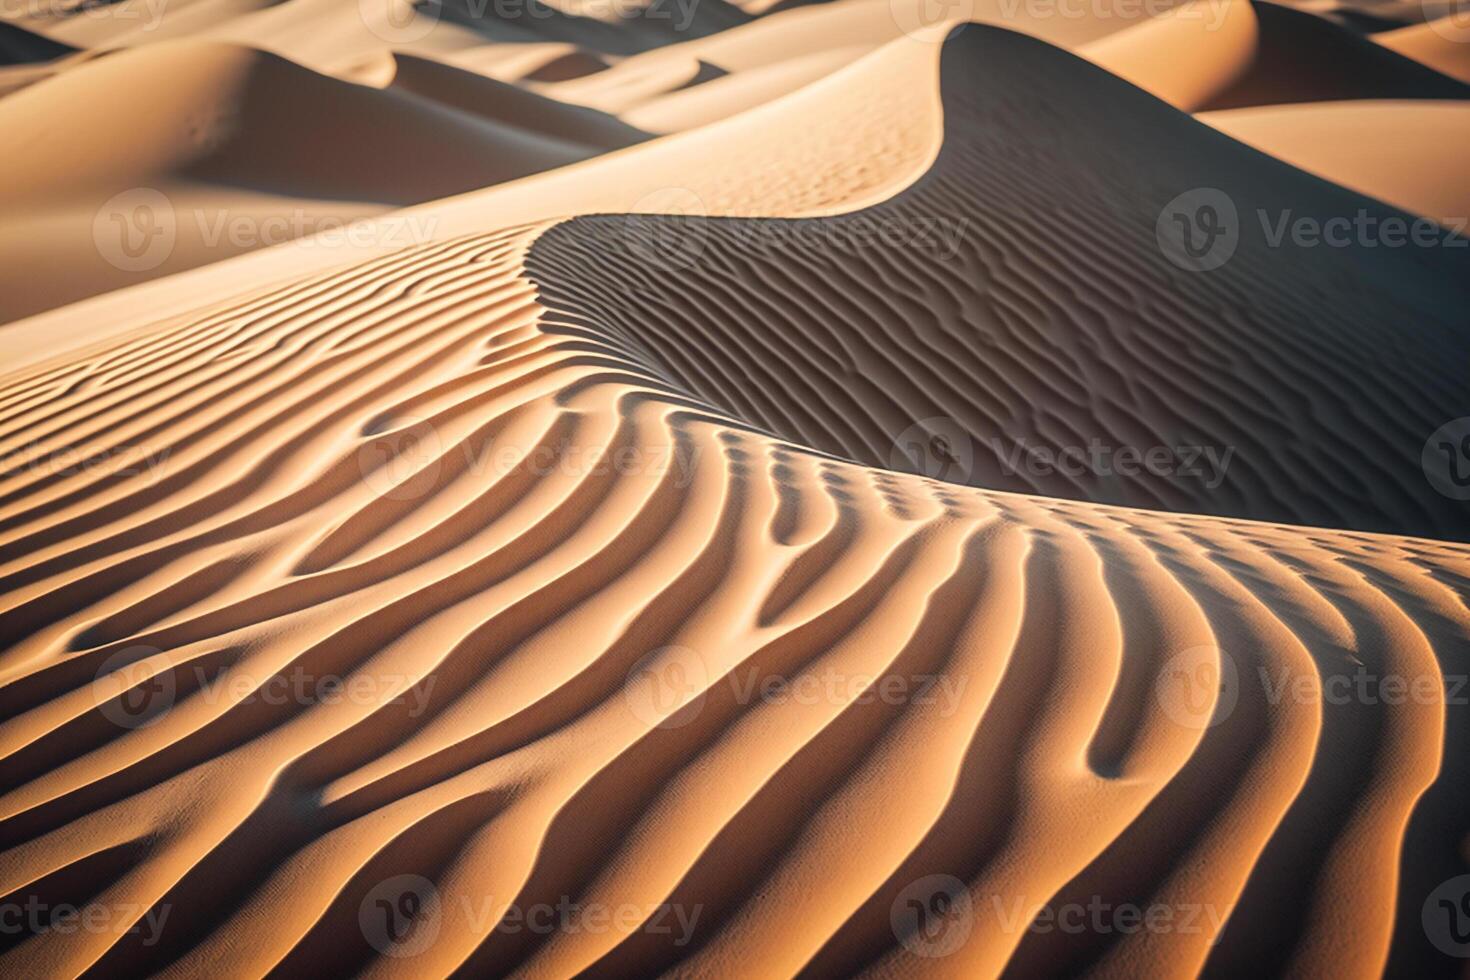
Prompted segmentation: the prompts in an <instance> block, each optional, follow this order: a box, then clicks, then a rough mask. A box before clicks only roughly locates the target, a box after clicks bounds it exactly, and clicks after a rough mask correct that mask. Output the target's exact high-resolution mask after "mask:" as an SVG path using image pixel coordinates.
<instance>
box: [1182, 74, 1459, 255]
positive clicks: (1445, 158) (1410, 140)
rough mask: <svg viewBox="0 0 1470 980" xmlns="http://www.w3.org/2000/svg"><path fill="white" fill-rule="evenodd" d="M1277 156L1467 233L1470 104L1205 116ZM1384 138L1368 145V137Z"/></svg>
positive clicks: (1371, 104) (1322, 107)
mask: <svg viewBox="0 0 1470 980" xmlns="http://www.w3.org/2000/svg"><path fill="white" fill-rule="evenodd" d="M1200 119H1201V120H1202V121H1204V122H1208V123H1209V124H1210V125H1211V126H1214V127H1215V128H1216V129H1219V130H1221V131H1222V132H1225V133H1229V134H1230V135H1231V136H1233V137H1235V138H1236V139H1238V140H1240V141H1241V142H1242V143H1249V144H1250V145H1251V146H1254V147H1256V148H1257V149H1261V150H1264V151H1266V152H1267V153H1270V154H1271V155H1272V156H1274V157H1277V158H1279V159H1281V160H1285V161H1286V162H1288V163H1290V164H1293V165H1294V166H1297V167H1300V168H1302V169H1303V170H1307V171H1310V172H1312V173H1314V174H1318V175H1319V176H1322V177H1325V178H1327V179H1328V180H1330V181H1332V182H1333V183H1336V184H1341V185H1342V186H1343V187H1351V188H1353V189H1354V190H1358V191H1362V192H1363V193H1364V194H1368V195H1371V196H1373V197H1376V198H1378V199H1379V200H1382V201H1387V202H1389V203H1390V204H1394V205H1396V206H1398V207H1401V208H1403V209H1404V210H1405V211H1410V212H1413V213H1414V214H1420V215H1424V216H1426V217H1430V218H1433V219H1434V220H1436V221H1440V222H1443V223H1444V224H1445V225H1446V226H1447V227H1451V228H1455V229H1457V230H1458V231H1460V232H1461V233H1463V234H1470V233H1467V232H1466V231H1465V230H1466V228H1467V226H1470V186H1465V185H1464V184H1462V182H1461V181H1460V180H1459V179H1458V178H1459V175H1461V174H1462V173H1464V165H1465V160H1466V159H1467V154H1470V102H1436V101H1430V100H1420V101H1413V102H1387V101H1384V102H1380V101H1371V100H1367V101H1352V102H1325V103H1316V104H1313V103H1308V104H1305V105H1290V106H1271V107H1269V108H1262V109H1232V110H1229V111H1226V112H1208V113H1203V114H1201V116H1200ZM1365 132H1371V133H1374V134H1376V137H1375V138H1374V139H1372V140H1364V139H1363V136H1362V134H1363V133H1365Z"/></svg>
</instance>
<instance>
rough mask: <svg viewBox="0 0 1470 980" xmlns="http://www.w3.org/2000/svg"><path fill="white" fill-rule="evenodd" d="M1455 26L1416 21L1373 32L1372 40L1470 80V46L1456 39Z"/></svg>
mask: <svg viewBox="0 0 1470 980" xmlns="http://www.w3.org/2000/svg"><path fill="white" fill-rule="evenodd" d="M1457 30H1462V29H1461V28H1458V27H1457V26H1456V25H1453V24H1452V25H1450V26H1449V28H1445V27H1444V26H1442V25H1435V24H1414V25H1411V26H1409V27H1401V28H1399V29H1398V30H1393V31H1385V32H1383V33H1381V34H1375V35H1373V40H1374V41H1375V42H1376V43H1378V44H1381V45H1383V46H1384V47H1385V48H1388V49H1389V50H1391V51H1397V52H1398V53H1399V54H1401V55H1404V56H1406V57H1409V58H1413V59H1414V60H1415V61H1417V62H1419V63H1420V64H1423V65H1427V66H1429V67H1430V68H1433V69H1434V70H1435V71H1437V72H1439V73H1440V74H1442V75H1448V76H1449V77H1450V78H1458V79H1459V80H1460V81H1462V82H1470V46H1467V45H1466V44H1465V43H1464V40H1463V39H1461V40H1456V37H1457V36H1458V35H1457V33H1456V31H1457Z"/></svg>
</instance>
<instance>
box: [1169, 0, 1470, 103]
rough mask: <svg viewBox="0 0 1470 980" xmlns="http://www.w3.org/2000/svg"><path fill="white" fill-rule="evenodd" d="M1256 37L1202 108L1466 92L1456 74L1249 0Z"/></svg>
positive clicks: (1427, 96)
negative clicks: (1240, 68)
mask: <svg viewBox="0 0 1470 980" xmlns="http://www.w3.org/2000/svg"><path fill="white" fill-rule="evenodd" d="M1252 6H1253V7H1254V8H1255V14H1256V21H1257V30H1258V41H1257V45H1256V51H1255V57H1254V60H1253V61H1252V63H1251V67H1250V69H1249V70H1248V71H1247V72H1245V73H1244V74H1243V75H1241V76H1240V77H1238V78H1237V79H1235V81H1234V82H1233V83H1232V84H1231V85H1229V86H1228V87H1226V88H1224V89H1222V90H1221V91H1220V92H1218V93H1216V94H1215V96H1214V97H1213V98H1212V99H1210V100H1209V102H1208V103H1207V104H1204V105H1201V106H1199V107H1198V108H1204V109H1239V108H1243V107H1246V106H1254V105H1276V104H1280V103H1286V102H1325V101H1328V100H1334V99H1465V98H1467V97H1470V88H1467V87H1466V86H1465V84H1464V83H1463V82H1461V81H1459V80H1457V79H1454V78H1450V77H1448V76H1446V75H1442V74H1440V73H1439V72H1438V71H1435V70H1434V69H1433V68H1431V67H1429V66H1427V65H1425V64H1421V63H1420V62H1417V61H1414V60H1412V59H1410V58H1406V57H1403V56H1402V55H1400V54H1398V53H1397V52H1394V51H1391V50H1388V49H1387V48H1384V47H1382V46H1380V45H1377V44H1374V43H1373V42H1372V41H1369V40H1368V39H1367V38H1364V37H1362V36H1360V35H1358V34H1355V33H1353V32H1351V31H1349V30H1346V29H1344V28H1341V27H1338V26H1336V25H1334V24H1332V23H1329V22H1328V21H1326V20H1323V19H1322V18H1320V17H1315V16H1313V15H1311V14H1308V13H1304V12H1302V11H1299V10H1293V9H1291V8H1289V7H1286V6H1281V5H1279V4H1275V3H1270V2H1267V0H1253V2H1252Z"/></svg>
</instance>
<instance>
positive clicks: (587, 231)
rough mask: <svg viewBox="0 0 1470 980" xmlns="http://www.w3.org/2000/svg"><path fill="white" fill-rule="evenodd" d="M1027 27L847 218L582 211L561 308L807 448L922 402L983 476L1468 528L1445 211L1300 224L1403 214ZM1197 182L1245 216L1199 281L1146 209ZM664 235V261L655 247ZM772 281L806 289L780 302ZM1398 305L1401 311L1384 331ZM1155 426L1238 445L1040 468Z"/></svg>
mask: <svg viewBox="0 0 1470 980" xmlns="http://www.w3.org/2000/svg"><path fill="white" fill-rule="evenodd" d="M972 30H976V31H978V30H979V28H972ZM1015 43H1018V42H1015ZM1039 51H1041V52H1044V54H1043V53H1035V52H1026V53H1023V54H1019V55H1017V54H1013V53H1011V52H1010V51H1009V49H1007V48H1004V47H1001V48H1000V50H998V51H995V52H990V51H989V50H988V49H987V51H986V57H985V58H983V59H982V58H980V57H979V56H978V55H977V56H976V57H975V58H973V59H971V60H970V61H968V62H962V63H961V66H959V67H946V75H945V79H944V91H945V92H946V98H945V130H946V134H947V138H946V140H945V144H944V149H943V151H942V152H941V154H940V156H939V158H938V159H937V161H936V162H935V164H934V166H933V168H932V169H931V170H930V171H929V173H927V174H926V175H925V176H924V178H923V179H922V180H921V181H919V182H918V183H917V184H916V185H915V186H914V187H913V188H912V189H910V190H908V191H906V192H903V193H901V194H900V195H898V196H897V197H896V198H894V199H893V201H892V202H890V203H886V204H883V205H880V206H878V207H875V208H873V209H871V210H869V211H866V212H863V213H861V214H859V215H854V216H852V217H850V218H846V219H839V220H817V219H813V220H808V221H793V222H771V221H767V222H741V221H734V220H719V219H704V218H698V217H693V218H669V219H658V218H648V219H645V220H644V222H643V223H642V224H636V225H635V226H634V227H635V228H636V229H638V230H640V231H646V236H647V238H648V242H647V243H646V245H645V246H644V247H641V248H629V247H622V248H620V247H618V244H619V242H621V241H624V240H625V239H626V238H627V234H628V233H627V228H628V222H627V221H626V220H625V219H623V218H618V217H613V218H595V217H594V218H585V219H578V220H576V221H573V222H571V223H570V224H568V225H564V226H562V227H560V228H557V229H556V230H554V231H552V232H550V233H548V234H547V235H545V236H543V237H542V239H541V240H540V241H538V243H537V244H536V246H535V247H534V248H533V249H532V252H531V257H530V259H529V261H528V269H529V271H530V273H531V275H532V276H533V277H534V278H536V279H537V281H538V283H539V284H540V286H541V289H542V293H543V296H544V298H545V302H547V303H548V304H549V305H550V306H551V307H552V308H553V309H555V310H556V311H557V312H558V313H559V314H560V315H564V316H565V317H567V318H568V320H569V321H570V322H572V323H574V324H583V325H588V326H590V327H592V328H595V329H597V330H598V331H600V332H604V333H616V334H618V335H620V336H627V337H628V338H629V340H630V342H636V343H637V344H638V346H639V349H640V350H645V351H647V356H648V358H649V359H650V360H651V362H652V363H653V364H656V365H659V366H660V368H661V370H663V371H664V372H665V373H669V372H672V373H673V374H674V375H675V376H677V377H679V378H680V379H681V381H682V384H683V387H685V388H686V389H687V390H691V391H694V392H697V393H698V394H700V395H701V396H702V397H703V398H705V399H706V400H707V401H708V402H709V403H711V404H714V405H718V406H722V407H724V408H725V409H727V410H728V411H730V412H731V414H732V415H735V416H737V417H739V418H742V419H746V420H749V421H752V422H755V423H757V424H760V425H762V426H763V427H764V428H765V429H766V430H767V431H769V432H771V433H773V434H775V435H779V436H781V437H783V438H786V439H789V440H791V441H792V442H793V443H795V444H798V445H804V446H813V447H817V448H820V449H823V450H826V451H829V452H831V453H833V454H836V455H839V456H842V457H845V458H849V459H855V460H858V461H860V462H864V463H868V464H870V465H876V466H892V465H894V461H893V458H892V453H893V447H894V446H895V444H896V442H899V441H902V439H903V438H904V433H905V432H906V431H908V432H910V433H911V434H912V430H910V426H912V425H913V424H914V423H915V422H916V421H918V420H926V421H925V422H924V423H921V428H922V427H923V425H928V427H929V429H931V430H932V431H921V432H919V433H917V434H918V436H919V438H920V441H923V440H928V439H930V438H931V437H932V438H953V437H955V436H956V435H958V436H959V437H961V439H962V441H964V442H965V443H966V445H968V446H969V447H970V448H971V450H972V451H973V458H969V457H967V458H965V459H963V460H957V461H956V462H955V463H954V464H953V465H950V464H945V463H942V462H937V461H933V460H930V462H933V463H935V465H936V466H937V467H938V469H939V470H941V471H950V470H953V471H955V472H959V471H960V470H964V471H965V473H964V477H965V479H966V480H967V481H968V482H972V483H974V484H975V485H977V486H984V487H991V488H1001V489H1010V490H1018V491H1034V492H1039V493H1044V494H1047V495H1049V496H1061V497H1079V498H1083V499H1090V500H1097V501H1104V502H1108V503H1118V504H1128V505H1132V506H1144V507H1160V508H1164V509H1169V510H1184V511H1190V512H1205V513H1216V514H1224V515H1231V516H1238V517H1252V518H1258V519H1269V520H1279V521H1290V522H1294V523H1303V524H1322V525H1327V526H1334V527H1350V528H1357V529H1363V530H1375V531H1396V532H1400V533H1411V534H1422V535H1432V536H1436V537H1455V538H1464V537H1466V536H1467V525H1466V522H1465V517H1464V512H1463V508H1462V507H1461V506H1460V504H1459V502H1458V501H1454V500H1451V499H1448V498H1446V497H1445V496H1444V495H1442V494H1441V493H1439V492H1438V491H1437V490H1435V489H1434V488H1433V487H1432V486H1430V485H1429V484H1428V483H1427V482H1426V481H1425V479H1424V477H1423V469H1422V461H1421V458H1420V451H1421V448H1422V446H1423V443H1424V439H1425V438H1427V437H1428V435H1429V433H1431V432H1433V431H1434V429H1436V428H1437V427H1438V426H1439V425H1440V424H1441V423H1442V422H1444V421H1446V420H1448V419H1451V418H1455V417H1458V416H1459V415H1461V414H1464V412H1465V410H1466V408H1467V407H1470V405H1467V401H1466V395H1465V389H1464V385H1463V383H1462V378H1461V358H1460V355H1459V351H1460V349H1461V347H1462V345H1463V344H1464V341H1465V334H1464V319H1463V315H1462V311H1463V310H1464V309H1465V304H1466V302H1467V301H1470V247H1466V248H1447V247H1444V245H1445V241H1446V234H1447V233H1445V232H1442V231H1436V232H1435V233H1434V234H1433V235H1432V236H1431V240H1430V241H1429V242H1428V243H1427V247H1415V246H1414V245H1412V244H1410V243H1408V242H1405V243H1404V245H1405V246H1407V247H1403V248H1397V249H1391V248H1389V247H1387V246H1384V245H1380V244H1379V243H1377V242H1374V241H1368V240H1364V241H1361V242H1356V241H1355V242H1353V243H1351V244H1350V246H1349V247H1347V248H1344V247H1331V246H1330V245H1329V244H1327V243H1324V242H1322V241H1320V240H1318V241H1308V240H1305V239H1303V240H1298V238H1297V236H1296V229H1297V228H1299V227H1300V226H1301V225H1302V224H1303V223H1304V222H1305V223H1308V224H1310V225H1312V226H1313V227H1316V228H1322V227H1326V226H1327V225H1328V222H1329V221H1330V220H1331V219H1332V218H1333V216H1336V215H1356V214H1358V213H1359V212H1361V213H1362V214H1363V218H1364V222H1365V223H1366V224H1367V225H1368V226H1369V227H1370V229H1376V228H1379V227H1380V226H1384V223H1385V222H1389V221H1391V220H1393V221H1397V222H1399V223H1400V224H1401V225H1402V226H1403V228H1402V232H1403V234H1405V235H1406V234H1407V231H1408V225H1409V221H1408V219H1407V218H1406V217H1405V216H1404V215H1402V214H1401V213H1399V212H1395V211H1393V210H1391V209H1387V208H1384V207H1383V206H1381V205H1379V204H1377V203H1376V202H1374V201H1372V200H1370V199H1368V198H1363V197H1354V196H1353V195H1349V194H1346V193H1345V192H1343V191H1342V190H1340V189H1339V188H1336V187H1333V186H1331V185H1328V184H1323V183H1320V182H1317V181H1314V180H1312V179H1310V178H1308V177H1306V176H1305V175H1302V174H1299V173H1296V172H1294V171H1292V170H1291V169H1290V168H1288V167H1286V166H1283V165H1282V164H1280V163H1278V162H1276V161H1273V160H1269V159H1266V158H1263V157H1261V156H1259V155H1257V154H1254V153H1252V152H1250V151H1249V150H1247V149H1246V148H1244V147H1241V146H1239V145H1238V144H1234V143H1231V142H1229V141H1227V140H1223V139H1220V138H1218V137H1217V136H1216V135H1215V134H1213V133H1212V132H1210V131H1209V130H1206V129H1204V128H1203V127H1201V126H1200V125H1198V124H1197V123H1194V122H1192V121H1190V120H1189V119H1188V118H1187V117H1184V116H1182V115H1180V114H1179V113H1177V112H1174V111H1173V110H1171V109H1169V108H1167V107H1165V106H1162V105H1159V104H1157V103H1153V102H1152V100H1149V99H1148V98H1146V97H1144V96H1142V95H1141V94H1140V93H1138V92H1137V91H1136V90H1132V89H1130V88H1129V87H1128V86H1127V85H1125V84H1122V83H1120V82H1119V81H1118V80H1116V79H1114V78H1112V77H1111V76H1109V75H1106V74H1104V73H1103V72H1101V71H1099V70H1097V69H1095V68H1091V67H1089V66H1087V65H1085V64H1083V63H1081V62H1079V61H1077V60H1076V59H1073V58H1070V57H1068V56H1066V55H1065V54H1063V53H1061V52H1058V51H1056V50H1055V49H1046V48H1043V49H1039ZM1003 56H1006V57H1003ZM958 57H959V56H955V58H958ZM953 60H954V59H951V62H952V61H953ZM951 62H947V63H946V64H947V65H949V64H950V63H951ZM1079 90H1080V91H1084V92H1086V93H1087V94H1086V95H1084V96H1078V95H1075V94H1072V95H1069V96H1068V97H1067V98H1065V99H1064V98H1063V97H1062V96H1063V93H1064V92H1075V91H1079ZM951 93H953V94H951ZM1017 104H1020V105H1022V106H1024V109H1023V111H1021V112H1019V113H1017V112H1016V111H1015V106H1016V105H1017ZM1047 107H1050V108H1047ZM1227 128H1228V127H1227ZM1288 128H1289V127H1288ZM1460 128H1461V129H1463V126H1461V127H1460ZM1301 131H1303V132H1306V127H1302V130H1301ZM1306 142H1310V138H1308V139H1307V140H1306ZM1104 147H1105V148H1106V150H1105V151H1104V149H1103V148H1104ZM1330 149H1331V148H1330V147H1329V148H1325V149H1324V152H1329V153H1330ZM1455 149H1456V147H1455V144H1450V145H1449V146H1447V147H1446V150H1447V152H1446V154H1445V155H1444V156H1443V157H1441V158H1440V159H1442V160H1444V161H1446V163H1445V164H1444V165H1445V166H1448V165H1449V163H1448V161H1450V160H1455V159H1463V154H1462V153H1457V152H1455ZM1462 149H1463V148H1462ZM1288 158H1289V157H1288ZM1341 158H1342V157H1341V155H1339V157H1338V159H1341ZM1083 160H1086V161H1087V165H1086V166H1085V167H1084V166H1083V165H1081V163H1080V161H1083ZM1343 165H1344V166H1347V164H1346V163H1344V164H1343ZM1384 169H1385V170H1387V169H1388V168H1387V167H1385V168H1384ZM1124 174H1131V175H1134V176H1133V177H1132V178H1131V183H1130V184H1129V186H1128V187H1127V188H1126V189H1125V188H1124V186H1123V185H1124V179H1123V176H1122V175H1124ZM1144 174H1155V175H1157V176H1155V177H1153V178H1152V179H1150V178H1148V177H1143V176H1139V175H1144ZM1403 176H1404V179H1405V183H1406V184H1407V183H1408V182H1410V181H1411V180H1412V174H1411V173H1409V172H1407V171H1404V172H1403ZM1421 177H1424V178H1427V181H1426V182H1427V183H1429V184H1430V185H1431V186H1432V185H1433V180H1434V178H1435V177H1441V178H1442V177H1443V175H1442V174H1434V173H1429V172H1421ZM1058 188H1067V189H1068V190H1067V193H1066V194H1065V195H1064V196H1063V195H1059V193H1058ZM1197 188H1210V189H1211V190H1210V193H1209V195H1208V197H1202V198H1201V199H1202V200H1205V199H1208V200H1212V201H1213V200H1214V199H1215V198H1217V197H1218V198H1220V199H1222V200H1223V201H1225V202H1226V205H1227V206H1228V207H1229V208H1231V209H1232V210H1233V212H1234V216H1232V217H1231V218H1230V219H1227V220H1229V221H1230V224H1231V225H1232V227H1233V234H1232V238H1231V240H1230V241H1229V244H1228V247H1229V248H1230V249H1231V250H1232V251H1231V252H1230V257H1229V259H1228V262H1227V263H1226V264H1225V265H1224V266H1223V267H1222V268H1219V269H1217V270H1215V271H1212V272H1210V273H1209V274H1208V275H1201V274H1197V273H1193V272H1189V271H1182V270H1180V269H1179V268H1176V266H1175V265H1173V264H1172V263H1171V262H1170V261H1168V259H1167V258H1166V257H1165V255H1164V254H1163V253H1161V252H1160V247H1159V239H1158V237H1157V230H1156V227H1155V219H1156V218H1157V217H1158V216H1159V215H1160V214H1161V212H1163V211H1164V210H1165V208H1166V205H1168V203H1169V201H1170V200H1171V199H1172V198H1175V197H1176V196H1178V195H1180V194H1188V193H1191V192H1192V191H1193V190H1194V189H1197ZM1103 202H1106V203H1105V204H1104V203H1103ZM645 226H646V227H645ZM1389 227H1392V226H1391V225H1390V226H1389ZM1063 229H1065V231H1063ZM1278 232H1279V234H1280V236H1281V237H1280V241H1276V240H1273V236H1274V235H1276V234H1277V233H1278ZM635 244H637V242H636V241H635ZM1224 247H1227V246H1224V245H1222V248H1224ZM660 259H664V260H666V261H667V263H668V264H669V266H670V267H671V271H670V272H669V274H663V275H660V274H658V272H657V271H656V270H655V271H652V272H650V271H648V266H649V264H650V262H654V263H657V261H658V260H660ZM686 267H687V268H686ZM599 268H601V269H606V270H608V272H607V274H606V276H602V275H598V274H597V273H596V271H595V270H597V269H599ZM1343 277H1347V278H1348V279H1350V280H1351V281H1352V283H1353V285H1352V287H1351V288H1344V287H1343V285H1342V282H1343ZM897 283H905V284H907V288H903V289H900V288H894V284H897ZM1288 284H1289V285H1288ZM885 286H887V287H888V288H884V287H885ZM782 288H790V289H793V290H798V291H797V292H795V293H794V294H793V296H792V298H791V300H790V301H780V302H775V301H773V300H772V299H771V294H772V292H773V291H776V290H780V289H782ZM705 296H709V297H719V299H718V301H714V300H710V299H703V298H701V297H705ZM937 297H943V299H942V300H940V299H938V298H937ZM1409 311H1412V312H1409ZM1388 321H1392V322H1394V323H1395V324H1397V325H1398V326H1397V328H1396V330H1395V332H1394V333H1393V334H1392V335H1387V334H1384V333H1382V332H1381V331H1380V330H1379V329H1378V328H1377V327H1375V326H1374V324H1376V323H1380V322H1388ZM1123 322H1126V323H1127V324H1128V327H1127V330H1126V331H1120V330H1119V329H1117V325H1118V324H1120V323H1123ZM691 336H694V337H699V338H701V341H702V342H701V343H698V344H693V345H690V344H688V343H687V342H685V340H684V339H685V338H688V337H691ZM813 337H819V338H821V343H820V344H818V345H817V346H816V347H815V348H813V347H812V346H811V344H810V338H813ZM731 351H739V352H740V353H741V356H740V357H738V358H735V360H736V361H738V364H735V365H732V364H731V363H730V361H731V360H732V359H731V357H730V356H729V353H730V352H731ZM1222 364H1228V365H1230V368H1229V375H1228V381H1227V380H1226V379H1224V378H1221V377H1220V376H1219V375H1218V374H1217V373H1216V372H1217V370H1218V366H1219V365H1222ZM793 365H800V367H799V368H795V367H793ZM1410 377H1412V378H1414V379H1416V380H1415V382H1414V384H1413V385H1406V384H1405V383H1404V382H1403V379H1405V378H1410ZM1348 378H1351V379H1352V381H1351V382H1348V381H1347V380H1346V379H1348ZM752 382H754V383H752ZM1308 405H1311V406H1314V409H1313V410H1312V411H1310V412H1308V411H1306V410H1305V408H1306V406H1308ZM1285 419H1290V420H1291V421H1290V423H1289V424H1284V423H1283V420H1285ZM1399 426H1402V427H1403V429H1402V431H1393V430H1394V429H1396V428H1397V427H1399ZM1385 427H1386V428H1385ZM1140 441H1143V442H1144V443H1146V444H1148V445H1158V446H1169V447H1183V446H1192V447H1200V448H1201V451H1204V450H1205V449H1206V448H1211V449H1213V450H1214V451H1216V452H1218V453H1219V454H1220V458H1221V462H1223V454H1224V452H1225V451H1226V447H1231V448H1232V449H1233V456H1232V458H1231V460H1230V461H1229V462H1228V464H1227V465H1225V466H1223V467H1222V468H1223V469H1224V470H1225V472H1224V473H1223V474H1222V475H1220V476H1219V477H1218V478H1215V477H1214V475H1213V474H1211V473H1209V472H1198V473H1195V474H1194V475H1191V476H1183V475H1178V476H1172V477H1168V478H1152V477H1149V476H1147V475H1143V476H1140V477H1139V478H1138V479H1136V480H1133V479H1129V478H1128V477H1126V476H1125V475H1123V474H1119V473H1112V472H1109V473H1105V474H1098V473H1089V474H1087V475H1085V476H1073V475H1069V474H1067V473H1064V472H1062V470H1061V468H1057V467H1051V466H1032V465H1029V464H1030V462H1031V457H1032V456H1033V455H1037V456H1039V457H1041V458H1043V459H1057V458H1060V457H1061V455H1062V454H1063V453H1064V452H1065V451H1066V450H1067V448H1068V447H1073V448H1074V449H1078V448H1079V447H1090V446H1092V445H1094V444H1098V445H1099V446H1101V447H1104V448H1106V447H1117V446H1125V445H1138V444H1139V443H1140ZM1198 468H1199V469H1202V470H1204V471H1208V470H1209V469H1210V466H1209V465H1208V457H1206V458H1205V459H1204V460H1203V461H1201V465H1200V467H1198ZM936 475H937V474H936ZM958 478H959V477H956V476H948V477H946V479H949V480H951V481H954V480H955V479H958ZM1370 487H1371V488H1373V490H1372V492H1369V488H1370Z"/></svg>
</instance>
